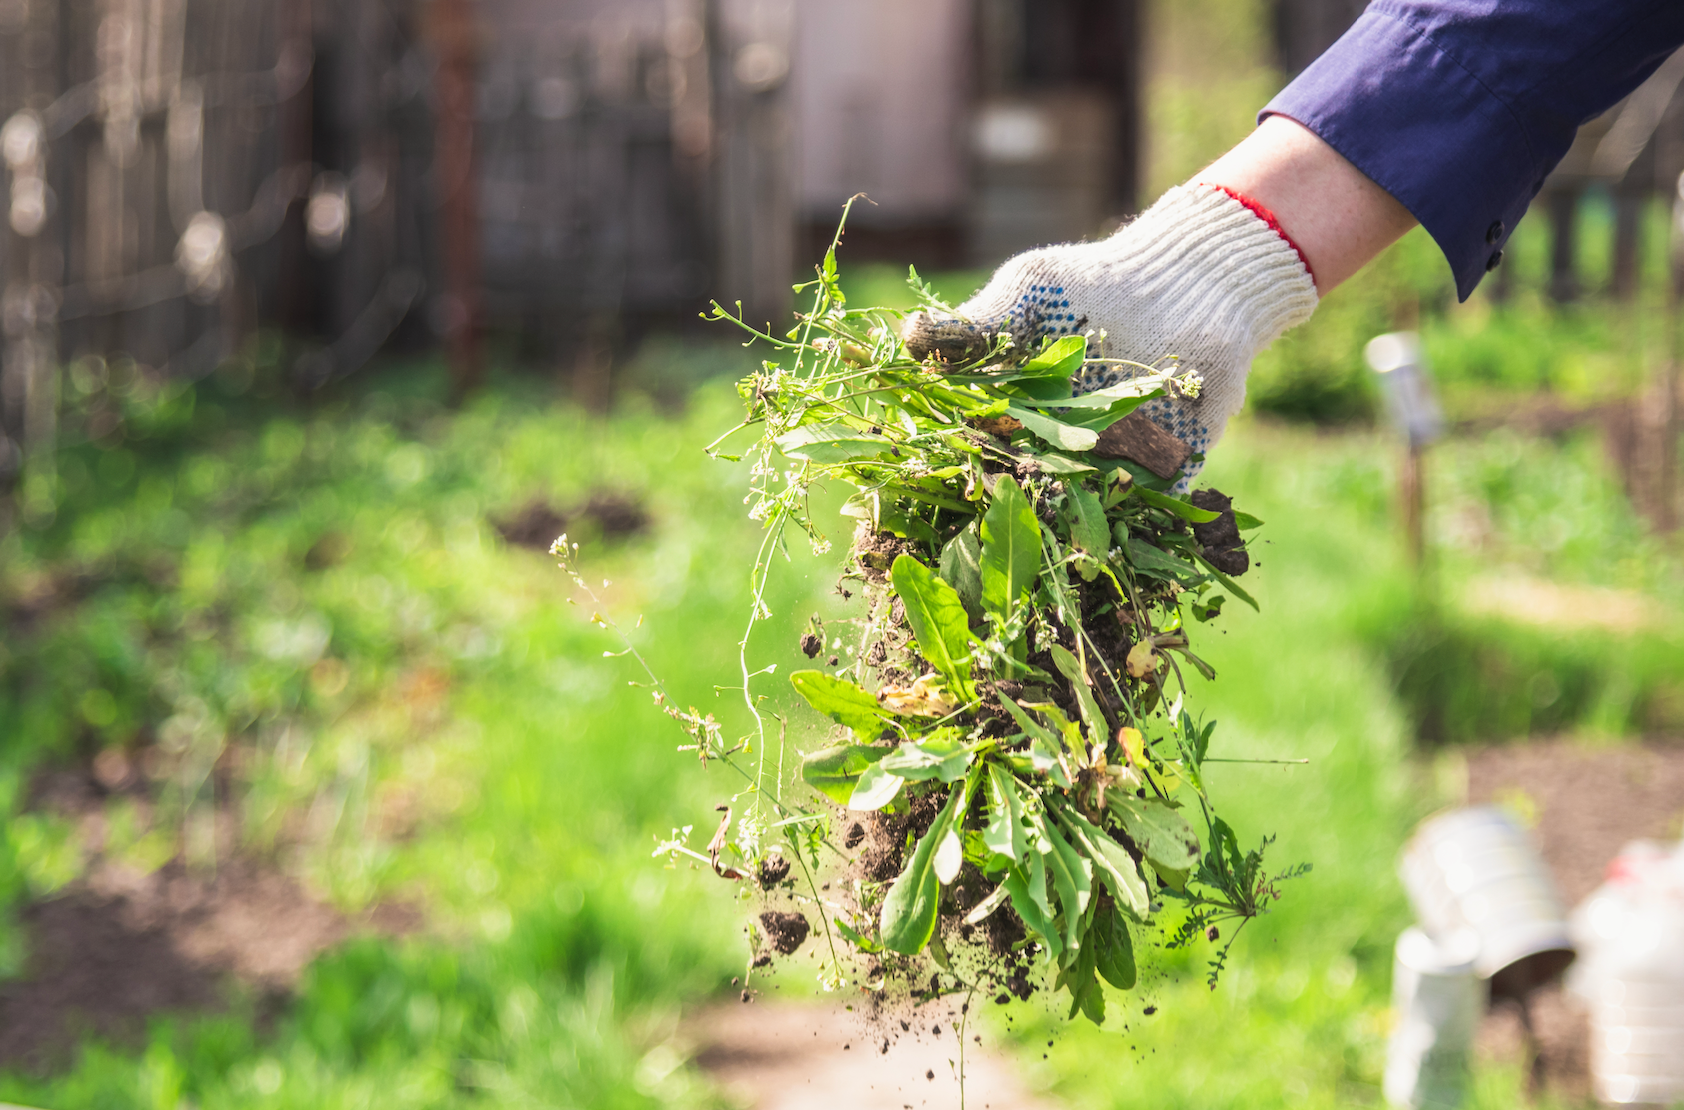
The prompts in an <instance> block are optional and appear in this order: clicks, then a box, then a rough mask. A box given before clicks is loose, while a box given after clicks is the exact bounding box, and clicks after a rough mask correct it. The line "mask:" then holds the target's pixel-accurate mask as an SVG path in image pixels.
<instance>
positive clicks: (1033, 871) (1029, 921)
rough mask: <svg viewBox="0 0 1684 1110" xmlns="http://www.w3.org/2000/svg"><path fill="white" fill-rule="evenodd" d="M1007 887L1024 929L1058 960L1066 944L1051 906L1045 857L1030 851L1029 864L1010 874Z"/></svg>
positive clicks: (1016, 868)
mask: <svg viewBox="0 0 1684 1110" xmlns="http://www.w3.org/2000/svg"><path fill="white" fill-rule="evenodd" d="M1004 886H1005V888H1006V893H1007V894H1009V895H1011V899H1012V909H1014V910H1016V911H1017V916H1018V917H1019V918H1021V919H1022V921H1023V924H1024V926H1025V927H1026V928H1027V929H1028V930H1029V931H1030V932H1031V933H1033V934H1034V935H1035V936H1038V937H1040V938H1041V943H1042V944H1044V945H1046V947H1047V952H1048V953H1049V954H1050V955H1051V956H1052V957H1053V958H1054V959H1057V958H1058V955H1059V953H1060V952H1062V951H1063V950H1064V941H1063V940H1062V939H1061V938H1060V937H1059V935H1058V926H1056V925H1054V924H1053V919H1052V909H1051V908H1050V907H1049V906H1048V905H1047V869H1046V863H1045V862H1044V861H1043V860H1042V858H1041V854H1040V853H1039V852H1030V853H1029V859H1028V861H1027V862H1026V863H1024V864H1022V865H1020V866H1018V867H1013V868H1012V869H1011V870H1010V871H1008V872H1006V878H1005V882H1004ZM1037 894H1038V895H1039V896H1038V897H1037Z"/></svg>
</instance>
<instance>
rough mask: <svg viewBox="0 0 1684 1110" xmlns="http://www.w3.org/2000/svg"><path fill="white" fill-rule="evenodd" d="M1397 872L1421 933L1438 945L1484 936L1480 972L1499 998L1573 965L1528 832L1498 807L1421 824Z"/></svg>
mask: <svg viewBox="0 0 1684 1110" xmlns="http://www.w3.org/2000/svg"><path fill="white" fill-rule="evenodd" d="M1399 870H1400V872H1401V873H1402V876H1403V885H1404V887H1405V889H1406V890H1407V891H1408V892H1409V900H1410V902H1411V903H1412V904H1413V905H1414V907H1415V916H1416V917H1417V919H1419V921H1420V923H1421V928H1422V929H1423V930H1424V931H1425V932H1426V933H1427V934H1428V935H1429V936H1430V937H1432V938H1433V939H1434V940H1436V941H1438V942H1439V943H1440V944H1445V943H1448V942H1449V938H1451V937H1454V936H1457V935H1459V934H1461V933H1463V932H1472V933H1473V934H1474V935H1475V936H1477V937H1478V938H1479V948H1478V952H1477V954H1476V955H1475V957H1474V971H1475V973H1476V974H1477V975H1478V976H1479V977H1480V978H1482V979H1488V980H1490V981H1491V982H1490V985H1491V993H1492V995H1493V996H1494V997H1513V998H1519V997H1523V996H1524V995H1526V994H1527V993H1528V992H1529V991H1531V990H1532V989H1533V988H1534V987H1537V986H1540V985H1542V984H1543V983H1547V982H1549V981H1550V980H1551V979H1553V978H1555V977H1556V976H1557V975H1559V974H1560V973H1561V972H1562V971H1563V970H1564V969H1565V968H1566V967H1567V966H1568V965H1569V964H1571V963H1572V962H1573V956H1574V949H1573V940H1572V936H1571V934H1570V933H1569V931H1568V928H1567V911H1566V908H1565V907H1564V906H1563V905H1562V902H1561V896H1560V895H1559V894H1558V893H1557V892H1556V889H1555V881H1554V880H1553V879H1552V878H1551V877H1550V873H1549V869H1548V868H1547V867H1545V866H1544V861H1543V858H1542V857H1541V856H1540V855H1539V854H1538V850H1537V848H1535V847H1534V846H1533V844H1532V841H1531V839H1530V838H1529V837H1528V836H1527V835H1526V831H1525V830H1524V829H1522V828H1521V827H1520V825H1519V824H1517V823H1516V822H1515V820H1514V818H1512V817H1510V816H1509V815H1508V814H1507V813H1505V812H1504V811H1503V810H1501V809H1497V808H1496V807H1494V806H1469V807H1467V808H1464V809H1456V810H1450V811H1449V812H1446V813H1441V814H1438V815H1437V816H1435V817H1432V818H1429V819H1428V820H1426V821H1424V822H1422V824H1421V827H1420V828H1419V829H1417V830H1416V831H1415V835H1414V837H1413V838H1411V840H1410V842H1409V844H1408V845H1407V846H1406V847H1405V848H1404V852H1403V859H1402V861H1401V862H1400V865H1399Z"/></svg>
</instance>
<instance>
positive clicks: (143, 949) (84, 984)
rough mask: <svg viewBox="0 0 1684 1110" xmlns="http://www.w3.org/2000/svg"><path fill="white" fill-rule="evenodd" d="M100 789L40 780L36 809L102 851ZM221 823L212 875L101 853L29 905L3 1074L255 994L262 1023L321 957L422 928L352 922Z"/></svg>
mask: <svg viewBox="0 0 1684 1110" xmlns="http://www.w3.org/2000/svg"><path fill="white" fill-rule="evenodd" d="M105 793H106V788H105V787H104V786H102V785H101V783H100V781H99V779H98V777H97V772H96V770H95V768H93V767H92V766H91V765H90V766H88V767H83V768H73V769H61V770H56V771H50V772H47V773H44V774H42V775H40V776H38V778H37V780H36V781H35V783H33V784H32V789H31V803H30V805H31V808H33V809H45V810H50V811H52V812H55V813H57V814H59V815H61V816H65V817H68V818H71V819H73V820H76V821H77V822H78V824H79V825H80V827H81V839H82V842H83V843H84V844H87V845H98V844H99V843H100V842H101V840H102V839H103V832H102V828H103V822H104V816H103V814H104V810H103V806H102V802H103V800H104V797H105ZM218 816H219V821H218V822H217V823H218V826H219V828H218V836H217V840H218V842H219V843H218V857H217V862H216V864H215V866H214V867H212V866H209V865H205V866H199V867H194V868H189V867H187V866H186V865H185V864H184V863H183V862H182V861H181V859H179V858H177V859H175V860H172V861H171V862H169V863H167V864H165V865H164V866H163V867H161V868H159V869H157V870H153V871H150V872H146V871H141V870H138V869H136V868H134V867H132V866H126V865H124V864H122V863H120V862H115V861H111V860H107V859H105V858H103V857H102V856H100V855H99V854H98V853H97V851H96V852H95V854H94V855H93V856H92V857H91V859H90V860H89V864H88V867H87V869H86V871H85V872H84V874H83V875H82V877H81V878H79V879H77V880H76V881H75V882H73V883H71V884H70V885H69V886H67V887H65V888H64V889H63V890H61V891H59V892H58V893H57V894H55V895H54V896H53V897H50V898H46V899H42V900H40V901H37V902H35V903H33V904H31V905H29V906H27V907H25V908H24V909H23V911H22V913H21V914H20V919H21V923H22V925H23V927H24V930H25V934H26V937H27V941H26V944H27V952H28V955H27V959H26V962H25V967H24V972H23V975H22V976H20V977H19V978H18V979H15V980H12V981H9V982H3V983H0V1067H4V1066H21V1067H26V1068H30V1069H32V1070H37V1071H40V1070H46V1069H51V1068H54V1067H58V1066H63V1065H65V1064H68V1063H70V1062H71V1060H70V1055H71V1052H72V1051H73V1050H74V1047H75V1044H76V1042H77V1040H78V1039H80V1038H81V1037H84V1036H87V1035H90V1034H93V1035H98V1036H100V1037H103V1038H106V1039H109V1040H113V1041H116V1042H119V1043H125V1042H128V1043H132V1042H134V1041H135V1040H136V1039H138V1037H139V1036H140V1035H141V1033H142V1032H143V1030H144V1028H145V1024H146V1019H147V1018H148V1017H150V1016H152V1015H154V1014H159V1013H181V1012H192V1011H200V1012H204V1011H216V1010H221V1009H224V1008H226V1007H227V1006H228V1004H229V1002H230V1000H231V999H232V998H233V997H234V995H235V994H236V993H243V994H246V995H247V996H248V997H249V996H253V995H254V996H255V997H256V999H257V1000H258V1017H259V1019H260V1020H262V1019H265V1018H267V1017H268V1016H270V1015H272V1014H273V1013H274V1012H276V1011H277V1010H278V1009H280V1008H281V1007H282V1006H283V1005H284V1004H285V1002H286V999H287V996H288V994H289V992H290V990H291V988H292V987H293V985H294V984H295V983H296V982H297V979H298V976H299V973H300V972H302V971H303V970H304V968H305V967H306V966H307V965H308V964H309V963H310V961H311V960H312V959H314V958H315V957H316V956H317V954H319V953H320V952H322V951H323V950H324V949H326V948H329V947H331V946H333V945H335V944H337V943H339V942H340V941H342V940H344V939H346V938H347V937H349V936H351V935H353V934H354V933H357V932H360V931H366V930H370V929H372V930H375V931H378V932H383V933H388V934H398V933H405V932H410V931H413V930H414V929H416V928H418V927H419V925H420V915H419V913H418V912H416V911H415V910H414V909H413V908H411V907H406V906H402V905H389V906H381V907H377V908H376V909H375V910H374V911H372V912H371V913H370V914H368V915H366V916H365V917H363V918H361V919H352V918H348V917H346V916H345V915H344V914H342V913H340V912H339V911H338V910H336V909H334V908H333V907H331V906H329V905H326V904H325V903H323V902H321V901H319V900H317V899H316V898H314V897H313V896H312V895H311V894H310V893H309V892H308V891H307V890H305V889H304V888H303V887H302V886H301V885H300V884H299V883H298V882H296V881H295V880H294V879H293V878H291V877H290V876H288V875H287V874H286V873H285V872H284V871H283V870H282V869H281V868H280V867H279V866H278V864H276V863H275V862H273V861H270V860H265V859H259V858H256V857H253V856H251V855H249V854H244V853H241V852H239V851H238V850H237V849H236V848H235V846H234V840H235V838H234V835H233V821H232V819H231V815H228V814H219V815H218Z"/></svg>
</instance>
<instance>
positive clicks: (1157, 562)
mask: <svg viewBox="0 0 1684 1110" xmlns="http://www.w3.org/2000/svg"><path fill="white" fill-rule="evenodd" d="M1117 527H1118V528H1119V529H1122V528H1123V527H1124V526H1123V525H1122V524H1118V525H1117ZM1127 546H1128V553H1129V562H1130V564H1132V565H1133V566H1134V569H1135V570H1138V571H1140V572H1141V573H1143V574H1150V575H1152V576H1153V577H1156V578H1171V579H1176V578H1180V579H1194V578H1198V577H1199V571H1198V568H1197V567H1194V566H1190V565H1189V564H1187V563H1184V562H1182V561H1181V560H1180V559H1177V558H1176V557H1175V556H1174V555H1171V554H1169V553H1168V552H1165V551H1162V550H1160V549H1159V548H1156V547H1154V546H1152V545H1151V544H1149V543H1147V542H1146V541H1145V540H1143V539H1141V538H1139V537H1138V536H1129V537H1128V538H1127Z"/></svg>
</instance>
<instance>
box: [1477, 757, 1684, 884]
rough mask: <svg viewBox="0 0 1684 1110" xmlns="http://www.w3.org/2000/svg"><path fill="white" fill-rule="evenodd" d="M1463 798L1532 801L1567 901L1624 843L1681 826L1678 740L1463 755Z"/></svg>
mask: <svg viewBox="0 0 1684 1110" xmlns="http://www.w3.org/2000/svg"><path fill="white" fill-rule="evenodd" d="M1467 761H1468V800H1469V801H1470V802H1472V803H1475V804H1480V803H1487V802H1499V803H1501V802H1504V801H1508V802H1511V803H1512V802H1519V803H1520V804H1521V805H1523V806H1535V807H1536V816H1537V825H1536V827H1535V828H1533V829H1532V836H1533V837H1534V838H1535V839H1536V841H1537V843H1538V847H1539V849H1540V850H1541V851H1542V852H1543V856H1544V861H1545V862H1546V863H1548V864H1549V866H1550V871H1551V872H1552V873H1553V874H1554V875H1555V881H1556V885H1557V887H1559V889H1560V891H1561V896H1562V898H1564V899H1565V900H1566V902H1567V905H1568V906H1570V907H1571V906H1574V905H1577V904H1578V903H1579V902H1580V901H1581V900H1582V899H1583V898H1584V897H1585V896H1586V895H1587V894H1589V893H1590V892H1591V891H1593V890H1595V889H1596V888H1597V887H1598V886H1599V885H1601V883H1602V877H1603V872H1604V871H1605V870H1606V868H1607V866H1608V863H1609V861H1610V860H1612V859H1613V858H1614V856H1615V854H1616V853H1617V852H1619V850H1620V848H1621V847H1623V846H1624V845H1625V844H1626V842H1627V841H1630V840H1637V839H1641V838H1654V839H1663V840H1664V839H1677V838H1678V836H1679V835H1680V833H1681V832H1684V824H1681V823H1684V738H1681V740H1680V741H1679V742H1677V743H1674V744H1643V745H1637V744H1633V745H1622V746H1618V747H1603V748H1587V747H1582V746H1579V745H1576V744H1573V743H1571V742H1569V741H1564V740H1540V741H1533V742H1530V743H1525V744H1509V745H1503V746H1500V747H1492V748H1482V749H1476V750H1473V751H1470V752H1468V753H1467Z"/></svg>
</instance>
